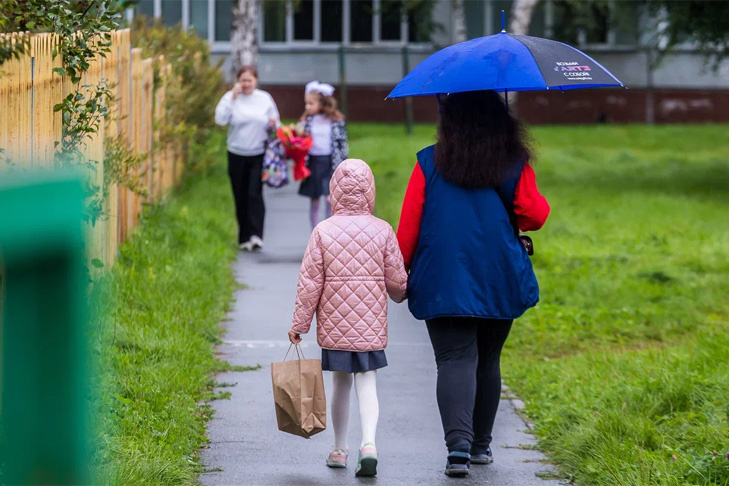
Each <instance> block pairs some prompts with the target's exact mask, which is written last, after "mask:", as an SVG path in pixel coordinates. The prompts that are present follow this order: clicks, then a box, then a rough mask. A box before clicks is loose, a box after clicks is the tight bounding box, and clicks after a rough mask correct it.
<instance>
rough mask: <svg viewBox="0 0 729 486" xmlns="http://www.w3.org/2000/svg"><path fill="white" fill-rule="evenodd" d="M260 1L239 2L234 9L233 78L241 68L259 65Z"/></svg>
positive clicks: (232, 34)
mask: <svg viewBox="0 0 729 486" xmlns="http://www.w3.org/2000/svg"><path fill="white" fill-rule="evenodd" d="M259 6H260V0H238V7H237V8H233V28H232V31H231V34H230V44H231V51H232V52H231V57H232V61H233V62H232V66H231V68H232V70H233V76H235V75H236V73H237V72H238V69H240V68H241V66H256V65H257V64H258V12H259Z"/></svg>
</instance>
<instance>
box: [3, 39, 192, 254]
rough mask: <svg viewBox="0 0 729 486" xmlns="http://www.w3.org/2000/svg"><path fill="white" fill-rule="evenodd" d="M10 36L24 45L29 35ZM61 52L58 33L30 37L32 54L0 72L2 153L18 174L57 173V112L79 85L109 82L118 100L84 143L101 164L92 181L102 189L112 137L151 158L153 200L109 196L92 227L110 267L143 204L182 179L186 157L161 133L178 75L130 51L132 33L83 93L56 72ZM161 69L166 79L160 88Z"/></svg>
mask: <svg viewBox="0 0 729 486" xmlns="http://www.w3.org/2000/svg"><path fill="white" fill-rule="evenodd" d="M10 35H12V36H13V38H14V39H15V40H16V41H20V40H21V37H22V36H23V35H26V34H10ZM54 50H56V51H58V50H60V48H59V46H58V38H57V36H56V35H55V34H36V35H33V36H31V37H30V52H28V53H27V55H25V56H22V57H21V58H20V59H19V60H10V61H6V62H5V63H4V64H2V65H1V66H0V70H2V73H0V148H1V149H4V150H5V153H6V156H7V157H8V158H9V159H10V160H11V161H12V163H13V164H14V165H15V166H17V167H19V168H24V167H28V168H33V169H36V168H51V167H53V164H54V162H53V161H54V154H55V152H56V143H57V142H59V141H60V140H61V133H62V126H61V113H60V112H55V113H54V111H53V107H54V105H56V104H57V103H60V102H61V101H62V99H63V97H64V96H65V95H67V94H68V93H71V92H73V91H75V90H77V89H78V88H79V87H80V86H83V85H86V84H98V83H99V82H100V81H101V80H102V79H105V80H106V82H107V83H108V85H109V87H110V89H111V90H112V92H113V94H114V98H115V100H114V101H113V102H112V103H111V104H110V106H109V115H108V116H107V118H106V119H104V120H103V121H102V124H101V127H100V130H99V133H98V134H96V135H94V136H93V137H89V138H88V139H87V140H85V143H84V144H83V152H84V155H85V157H86V158H87V159H88V160H92V161H98V163H97V164H95V165H96V169H97V170H95V171H90V173H89V177H90V178H91V179H92V181H93V182H94V183H95V185H97V186H99V187H103V181H104V173H103V162H102V161H103V160H104V135H106V137H110V138H117V139H119V140H121V141H123V143H125V144H128V146H129V147H130V148H131V149H132V150H133V151H134V152H135V153H137V154H140V155H143V156H144V161H143V163H142V165H141V167H140V168H139V170H138V175H140V177H142V181H143V183H144V185H145V187H146V188H147V190H148V191H149V194H148V195H147V196H139V195H137V194H134V193H133V192H132V191H130V190H128V189H126V188H124V187H117V186H116V185H110V186H109V187H108V188H107V191H106V192H105V195H104V211H103V217H102V218H101V220H99V221H97V222H96V224H90V223H89V224H88V225H87V226H88V228H87V230H88V237H87V242H88V245H87V246H88V251H87V256H88V258H89V260H91V259H94V258H98V259H100V260H101V261H103V262H104V263H105V265H107V266H111V265H113V263H114V260H115V258H116V254H117V249H118V245H119V244H120V243H121V242H123V241H124V240H126V239H127V238H128V237H129V236H130V235H131V233H132V231H133V229H134V227H135V226H136V225H137V224H138V223H139V214H140V213H141V211H142V204H143V203H154V202H156V201H159V200H160V199H161V198H163V197H164V196H165V195H166V194H167V193H168V191H169V190H170V188H172V187H173V186H174V185H175V184H176V183H177V181H178V180H179V178H180V175H181V172H182V170H181V169H182V165H183V164H182V161H181V155H180V154H181V153H182V151H181V150H174V149H172V148H170V147H168V146H167V147H162V144H161V143H160V129H159V127H160V126H162V125H163V124H164V122H165V119H164V117H165V112H166V110H165V102H166V93H167V83H168V80H170V79H171V75H172V69H171V66H170V65H169V64H165V61H164V59H163V58H162V57H160V58H157V59H143V58H142V50H141V49H134V48H132V46H131V40H130V33H129V29H125V30H119V31H116V32H113V33H112V46H111V52H109V53H107V54H106V57H101V56H99V57H98V58H97V59H95V60H94V61H93V62H92V63H91V67H90V69H89V70H88V71H87V72H86V73H85V75H84V78H83V79H82V80H81V83H79V84H80V86H75V85H73V84H72V83H71V81H70V79H69V78H68V77H61V76H59V75H58V74H57V73H54V72H53V69H54V68H57V67H61V53H60V52H59V54H58V55H57V56H56V57H55V58H54V57H53V52H54ZM155 64H157V67H158V73H159V76H158V83H157V87H156V88H155V86H154V69H155ZM2 170H4V169H3V168H2V167H0V171H2ZM0 177H2V172H0ZM1 221H2V215H0V222H1Z"/></svg>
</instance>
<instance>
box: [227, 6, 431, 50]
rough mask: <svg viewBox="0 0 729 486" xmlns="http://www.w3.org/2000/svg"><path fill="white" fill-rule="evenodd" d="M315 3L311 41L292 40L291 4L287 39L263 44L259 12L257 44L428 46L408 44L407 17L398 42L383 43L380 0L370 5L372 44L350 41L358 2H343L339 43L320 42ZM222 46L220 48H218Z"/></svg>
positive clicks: (273, 45)
mask: <svg viewBox="0 0 729 486" xmlns="http://www.w3.org/2000/svg"><path fill="white" fill-rule="evenodd" d="M313 1H314V36H313V37H314V38H313V40H294V20H293V19H294V11H293V6H292V4H291V2H289V3H288V4H287V11H286V40H285V41H283V42H282V41H266V40H264V37H265V32H264V29H265V12H263V11H262V12H261V15H260V24H259V28H258V42H259V45H260V46H261V47H264V48H279V49H281V48H296V47H304V48H312V47H316V48H323V49H326V48H337V47H339V46H340V45H342V44H343V45H345V46H350V45H357V46H362V47H402V46H404V45H406V44H408V45H411V46H426V45H429V43H423V42H419V43H409V42H408V37H409V33H410V31H409V28H410V27H409V25H408V18H407V15H402V16H401V22H400V40H393V41H390V40H382V39H381V38H380V37H381V25H382V24H381V17H380V0H373V2H372V6H373V9H374V14H373V17H372V42H356V43H355V42H352V40H351V24H350V17H351V2H352V1H357V0H342V42H324V41H322V40H321V0H313ZM217 44H221V43H217ZM221 47H222V46H221Z"/></svg>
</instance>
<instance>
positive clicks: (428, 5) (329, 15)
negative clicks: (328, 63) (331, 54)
mask: <svg viewBox="0 0 729 486" xmlns="http://www.w3.org/2000/svg"><path fill="white" fill-rule="evenodd" d="M224 1H225V0H215V2H216V10H217V11H218V13H216V15H219V14H220V13H222V12H223V10H224V9H221V8H220V7H219V4H220V3H222V2H224ZM434 1H435V0H264V1H263V2H262V3H261V5H262V9H263V20H262V22H261V27H260V30H261V41H262V43H264V44H266V43H271V44H273V43H299V42H300V43H303V44H314V45H318V44H340V43H342V42H344V43H353V44H363V43H367V44H371V43H375V44H377V43H404V42H411V43H425V42H429V41H430V33H431V31H432V29H433V27H434V26H435V25H437V24H434V23H433V21H432V20H431V19H432V16H431V11H432V8H433V5H434ZM471 1H477V0H471ZM479 1H480V0H479ZM224 27H227V26H224V25H221V23H220V19H217V18H216V33H215V40H217V41H226V40H228V39H229V34H227V29H226V34H227V35H223V34H221V33H220V32H218V30H219V29H221V28H224ZM405 32H407V33H408V34H407V37H405ZM345 35H346V36H347V37H345Z"/></svg>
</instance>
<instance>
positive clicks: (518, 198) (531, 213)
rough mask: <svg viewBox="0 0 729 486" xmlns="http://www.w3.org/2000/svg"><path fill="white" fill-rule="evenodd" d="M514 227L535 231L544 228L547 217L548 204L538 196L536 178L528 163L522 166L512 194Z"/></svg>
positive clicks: (542, 197)
mask: <svg viewBox="0 0 729 486" xmlns="http://www.w3.org/2000/svg"><path fill="white" fill-rule="evenodd" d="M514 213H516V225H517V226H518V227H519V229H520V230H522V231H535V230H538V229H539V228H541V227H542V226H544V223H545V221H547V216H549V203H548V202H547V200H546V199H545V198H544V196H542V195H541V194H539V189H537V178H536V175H535V174H534V169H532V166H531V165H529V163H526V164H524V169H523V170H522V172H521V177H520V178H519V183H518V184H517V185H516V192H515V194H514Z"/></svg>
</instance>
